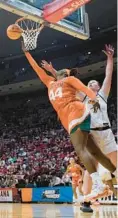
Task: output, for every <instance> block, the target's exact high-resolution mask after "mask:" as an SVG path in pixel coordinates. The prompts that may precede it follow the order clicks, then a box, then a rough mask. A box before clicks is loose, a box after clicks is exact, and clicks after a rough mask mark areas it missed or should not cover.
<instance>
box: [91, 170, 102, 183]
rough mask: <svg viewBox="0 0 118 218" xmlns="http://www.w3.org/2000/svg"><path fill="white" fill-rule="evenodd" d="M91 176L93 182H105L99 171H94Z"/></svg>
mask: <svg viewBox="0 0 118 218" xmlns="http://www.w3.org/2000/svg"><path fill="white" fill-rule="evenodd" d="M90 176H91V178H92V182H93V184H103V182H102V180H101V178H100V176H99V173H98V172H95V173H92V174H91V175H90Z"/></svg>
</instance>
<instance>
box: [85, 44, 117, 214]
mask: <svg viewBox="0 0 118 218" xmlns="http://www.w3.org/2000/svg"><path fill="white" fill-rule="evenodd" d="M104 53H105V54H106V55H107V66H106V75H105V79H104V81H103V84H102V86H101V88H100V85H99V83H98V82H97V81H96V80H91V81H90V82H89V83H88V87H89V88H91V89H92V90H93V91H94V92H95V93H96V95H97V102H96V104H95V102H93V101H91V100H90V99H88V98H87V97H86V96H85V98H84V100H83V102H86V104H87V106H88V107H89V109H90V112H91V134H92V136H93V138H94V139H95V141H96V142H97V144H98V145H99V147H100V148H101V150H102V151H103V152H104V153H105V154H106V155H107V156H108V157H109V158H110V159H111V161H112V162H113V164H114V165H115V166H117V145H116V142H115V137H114V135H113V133H112V130H111V124H110V121H109V118H108V113H107V98H108V96H109V92H110V89H111V82H112V73H113V55H114V48H113V47H112V46H110V45H109V46H107V45H106V50H105V51H104ZM96 166H97V162H96ZM98 171H99V174H101V177H102V179H103V180H104V181H105V182H107V181H108V184H109V185H110V188H111V187H112V190H113V191H115V190H114V189H113V186H112V177H111V174H110V172H109V171H107V170H106V169H105V168H104V167H102V166H101V165H99V166H98ZM91 187H92V181H91V177H90V175H89V173H88V172H87V171H86V172H85V175H84V183H83V193H84V195H87V194H89V193H90V191H91ZM115 194H116V193H115ZM83 210H84V207H83Z"/></svg>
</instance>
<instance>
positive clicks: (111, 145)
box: [91, 129, 118, 154]
mask: <svg viewBox="0 0 118 218" xmlns="http://www.w3.org/2000/svg"><path fill="white" fill-rule="evenodd" d="M91 134H92V136H93V138H94V139H95V142H96V144H97V145H98V146H99V147H100V149H101V150H102V152H103V153H104V154H109V153H111V152H113V151H117V150H118V148H117V144H116V141H115V137H114V135H113V133H112V131H111V129H107V130H103V131H93V130H91Z"/></svg>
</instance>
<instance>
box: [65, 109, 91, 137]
mask: <svg viewBox="0 0 118 218" xmlns="http://www.w3.org/2000/svg"><path fill="white" fill-rule="evenodd" d="M89 114H90V112H89V111H88V109H87V108H86V109H85V113H84V114H83V116H82V117H80V118H77V119H75V120H72V121H71V122H70V123H69V133H70V132H71V131H72V129H73V128H74V127H76V126H77V125H79V124H81V123H82V122H83V121H84V120H85V119H86V117H87V116H88V115H89Z"/></svg>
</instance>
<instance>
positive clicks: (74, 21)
mask: <svg viewBox="0 0 118 218" xmlns="http://www.w3.org/2000/svg"><path fill="white" fill-rule="evenodd" d="M60 1H61V0H60ZM50 2H52V0H0V8H2V9H5V10H7V11H10V12H11V13H14V14H17V15H19V16H21V17H22V16H27V18H29V19H31V20H34V21H36V22H40V23H42V22H43V21H44V20H43V18H42V10H43V6H44V5H45V4H47V3H50ZM47 25H48V26H49V27H50V28H53V29H56V30H58V31H61V32H64V33H66V34H69V35H71V36H74V37H77V38H79V39H83V40H86V39H88V38H89V20H88V14H87V13H86V11H85V6H83V7H81V8H80V9H79V10H77V11H76V12H74V13H73V14H72V15H70V16H69V17H67V18H66V19H63V20H61V21H59V22H58V23H56V24H51V23H49V24H47Z"/></svg>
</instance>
